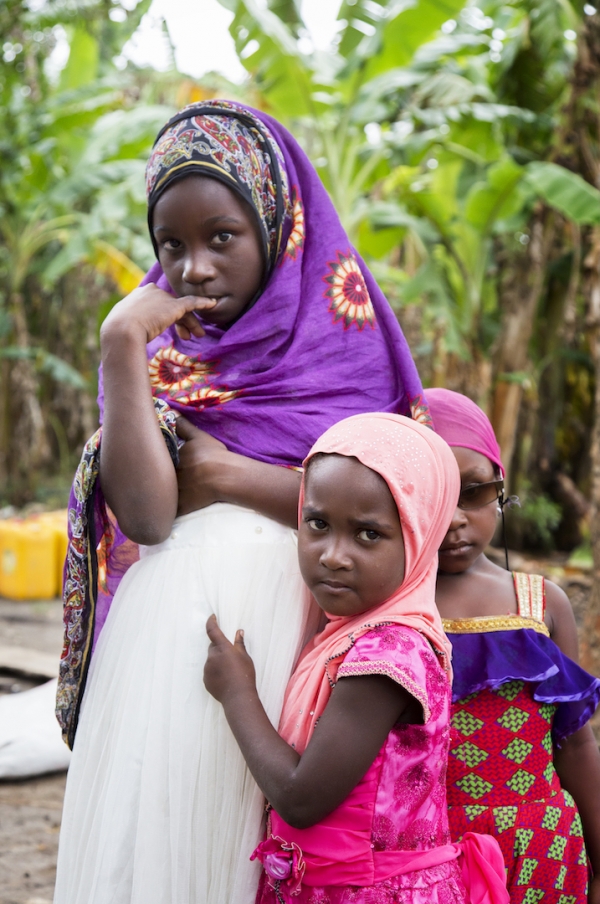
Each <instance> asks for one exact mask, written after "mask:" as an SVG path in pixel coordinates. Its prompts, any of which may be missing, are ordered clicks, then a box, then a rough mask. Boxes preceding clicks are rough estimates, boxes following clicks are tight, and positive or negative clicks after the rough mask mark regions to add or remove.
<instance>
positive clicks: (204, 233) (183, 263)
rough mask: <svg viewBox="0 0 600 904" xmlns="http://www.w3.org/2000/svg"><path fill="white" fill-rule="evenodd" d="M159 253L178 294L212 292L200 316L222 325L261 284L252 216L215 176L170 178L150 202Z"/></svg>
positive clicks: (259, 254)
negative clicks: (211, 302) (153, 203)
mask: <svg viewBox="0 0 600 904" xmlns="http://www.w3.org/2000/svg"><path fill="white" fill-rule="evenodd" d="M152 219H153V223H152V231H153V233H154V238H155V241H156V244H157V246H158V259H159V261H160V265H161V267H162V268H163V271H164V273H165V276H166V277H167V279H168V280H169V284H170V285H171V287H172V288H173V289H174V290H175V292H176V293H177V295H178V296H182V295H196V296H198V297H202V298H214V299H216V301H217V303H216V305H215V306H214V308H211V309H210V311H203V312H202V320H203V321H205V322H206V323H214V324H216V325H217V326H220V327H225V326H227V325H228V324H230V323H232V322H233V321H234V320H235V319H236V318H237V317H239V316H240V314H241V313H242V312H243V311H244V309H245V308H246V306H247V304H248V303H249V302H250V301H251V300H252V298H254V296H255V295H256V293H257V292H258V290H259V288H260V284H261V281H262V275H263V268H264V264H263V255H262V246H261V242H260V234H259V227H258V223H257V222H256V218H255V216H254V214H253V212H252V210H251V209H250V207H249V206H248V205H246V204H245V203H244V201H243V200H242V199H241V198H239V197H238V196H237V195H236V194H235V193H234V192H233V191H232V190H231V189H229V188H227V186H226V185H224V184H223V183H222V182H219V181H218V180H217V179H211V178H209V177H208V178H207V177H206V176H187V177H185V178H184V179H179V180H177V181H176V182H174V183H173V185H171V186H170V187H169V188H167V190H166V191H165V192H164V194H162V195H161V196H160V198H159V199H158V201H157V202H156V206H155V208H154V215H153V218H152Z"/></svg>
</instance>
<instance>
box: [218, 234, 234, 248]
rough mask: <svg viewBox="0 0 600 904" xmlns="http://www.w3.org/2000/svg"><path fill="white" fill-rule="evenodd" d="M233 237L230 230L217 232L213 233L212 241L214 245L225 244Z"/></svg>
mask: <svg viewBox="0 0 600 904" xmlns="http://www.w3.org/2000/svg"><path fill="white" fill-rule="evenodd" d="M232 238H233V233H231V232H217V234H216V235H215V237H214V239H213V242H214V243H215V245H226V244H227V242H230V241H231V239H232Z"/></svg>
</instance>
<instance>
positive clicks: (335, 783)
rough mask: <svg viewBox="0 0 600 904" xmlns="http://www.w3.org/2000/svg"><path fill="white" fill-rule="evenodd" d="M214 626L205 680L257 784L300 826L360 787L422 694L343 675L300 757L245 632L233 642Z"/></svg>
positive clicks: (376, 678)
mask: <svg viewBox="0 0 600 904" xmlns="http://www.w3.org/2000/svg"><path fill="white" fill-rule="evenodd" d="M206 630H207V632H208V636H209V637H210V640H211V646H210V649H209V653H208V659H207V661H206V666H205V668H204V683H205V685H206V688H207V690H208V691H209V693H211V694H212V695H213V697H215V698H216V699H217V700H219V701H220V702H221V703H222V704H223V708H224V710H225V715H226V717H227V721H228V722H229V725H230V727H231V730H232V731H233V733H234V735H235V738H236V741H237V742H238V744H239V746H240V749H241V751H242V753H243V755H244V758H245V760H246V762H247V764H248V767H249V769H250V772H251V773H252V775H253V776H254V779H255V780H256V783H257V784H258V786H259V787H260V789H261V790H262V792H263V794H264V795H265V797H266V798H267V800H268V801H269V803H270V804H271V805H272V806H273V808H274V809H275V810H276V811H277V813H279V815H280V816H281V817H282V818H283V819H284V820H285V821H286V822H287V823H289V824H290V825H292V826H294V827H295V828H298V829H303V828H308V827H309V826H312V825H314V824H315V823H317V822H319V821H320V820H321V819H323V818H324V817H325V816H327V814H328V813H331V811H332V810H334V809H335V808H336V807H337V806H339V804H341V803H342V801H343V800H345V798H346V797H347V796H348V794H349V793H350V792H351V791H352V790H353V788H355V787H356V785H357V784H358V783H359V781H360V780H361V778H362V777H363V776H364V775H365V773H366V772H367V770H368V769H369V767H370V766H371V764H372V763H373V761H374V759H375V757H376V756H377V754H378V753H379V751H380V749H381V747H382V745H383V743H384V741H385V739H386V737H387V736H388V734H389V733H390V731H391V729H392V728H393V726H394V725H395V724H396V722H397V721H398V720H399V718H400V716H401V715H402V714H403V713H404V712H405V710H407V709H408V708H412V707H411V704H412V703H413V702H414V698H412V697H411V696H410V694H409V693H408V692H407V691H405V690H404V689H403V688H401V687H400V686H399V685H398V684H396V683H395V682H393V681H392V680H391V679H390V678H386V677H384V676H379V675H373V676H364V677H353V678H342V679H341V680H340V681H339V682H338V684H337V685H336V687H335V688H334V690H333V692H332V694H331V697H330V700H329V703H328V704H327V707H326V709H325V712H324V713H323V715H322V717H321V719H320V721H319V725H318V727H317V729H316V730H315V732H314V734H313V736H312V738H311V740H310V742H309V744H308V747H307V748H306V750H305V752H304V753H303V754H302V756H301V757H300V756H299V755H298V754H297V753H296V751H295V750H294V749H293V748H292V747H290V746H289V744H287V743H286V742H285V741H284V740H283V738H281V737H280V736H279V735H278V734H277V732H276V730H275V729H274V728H273V726H272V725H271V723H270V721H269V719H268V716H267V714H266V713H265V710H264V709H263V706H262V704H261V702H260V700H259V697H258V694H257V691H256V682H255V675H254V665H253V663H252V660H251V659H250V657H249V656H248V654H247V653H246V650H245V647H244V640H243V632H242V631H238V632H237V634H236V637H235V643H234V644H231V643H230V642H229V641H228V640H227V638H226V637H225V635H224V634H223V632H222V631H221V630H220V628H219V626H218V624H217V620H216V618H215V616H214V615H211V617H210V618H209V620H208V622H207V626H206Z"/></svg>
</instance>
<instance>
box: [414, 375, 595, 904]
mask: <svg viewBox="0 0 600 904" xmlns="http://www.w3.org/2000/svg"><path fill="white" fill-rule="evenodd" d="M427 401H428V402H429V405H430V408H431V413H432V415H433V420H434V424H435V430H436V432H437V433H438V434H439V435H440V436H441V437H443V439H445V440H446V442H447V443H448V444H449V445H450V446H451V447H452V451H453V452H454V455H455V457H456V461H457V463H458V465H459V468H460V475H461V484H462V488H461V493H460V497H459V500H458V506H457V508H456V511H455V512H454V515H453V516H452V521H451V524H450V529H449V530H448V533H447V534H446V536H445V538H444V540H443V542H442V544H441V546H440V552H439V561H440V565H439V575H438V582H437V591H436V599H437V603H438V606H439V609H440V612H441V614H442V616H443V619H444V627H445V629H446V631H447V632H448V635H449V637H450V640H451V641H452V647H453V654H454V655H453V668H454V686H453V701H454V702H453V707H452V709H453V716H452V734H451V743H450V757H449V761H448V805H449V818H450V832H451V834H452V838H453V839H459V838H460V837H461V836H462V834H463V832H466V831H472V832H490V833H491V834H492V835H495V836H496V837H497V838H498V841H499V843H500V847H501V849H502V853H503V855H504V859H505V862H506V868H507V873H508V889H509V893H510V900H511V904H537V902H540V904H586V898H587V901H588V902H589V904H600V756H599V755H598V746H597V744H596V742H595V740H594V735H593V733H592V730H591V728H590V725H589V721H588V720H589V718H590V716H591V715H592V713H593V712H594V709H595V708H596V706H597V704H598V699H599V697H600V681H599V680H598V679H597V678H594V677H593V676H592V675H588V674H587V672H584V671H583V669H581V668H579V666H578V665H577V631H576V628H575V620H574V618H573V612H572V609H571V604H570V603H569V600H568V599H567V597H566V596H565V594H564V593H563V591H562V590H561V589H560V587H557V586H556V584H553V583H552V582H551V581H545V580H544V578H543V577H541V575H532V574H523V573H518V572H515V573H511V572H510V571H507V570H505V569H504V568H500V567H499V566H498V565H496V564H494V563H493V562H491V561H490V559H488V558H487V557H486V555H485V552H484V550H485V548H486V546H487V545H488V544H489V543H490V541H491V539H492V536H493V535H494V531H495V528H496V523H497V519H498V515H499V512H500V508H501V506H502V504H503V503H504V496H503V477H504V468H503V465H502V461H501V458H500V449H499V447H498V443H497V441H496V437H495V436H494V431H493V429H492V425H491V424H490V422H489V420H488V419H487V417H486V415H485V414H484V413H483V411H482V410H481V409H480V408H478V407H477V405H476V404H475V403H474V402H472V401H471V400H470V399H468V398H467V397H466V396H463V395H460V394H459V393H457V392H450V391H449V390H447V389H429V390H427ZM584 842H585V843H584ZM586 848H587V856H586ZM588 856H589V860H590V861H591V866H592V872H593V879H592V881H591V883H590V885H589V890H588V868H589V867H588V859H587V858H588Z"/></svg>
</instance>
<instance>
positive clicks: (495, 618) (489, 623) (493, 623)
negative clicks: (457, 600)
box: [442, 615, 550, 637]
mask: <svg viewBox="0 0 600 904" xmlns="http://www.w3.org/2000/svg"><path fill="white" fill-rule="evenodd" d="M442 624H443V626H444V631H445V632H446V634H484V633H485V632H487V631H517V630H518V629H519V628H529V629H531V630H533V631H537V633H538V634H545V635H546V637H550V631H549V630H548V628H547V627H546V625H545V624H544V622H543V621H538V620H537V619H536V618H528V617H526V616H523V615H483V616H479V617H477V618H443V619H442Z"/></svg>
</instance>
